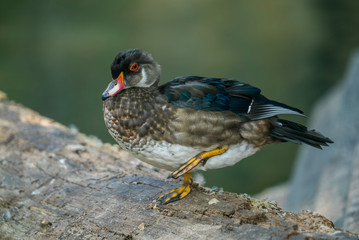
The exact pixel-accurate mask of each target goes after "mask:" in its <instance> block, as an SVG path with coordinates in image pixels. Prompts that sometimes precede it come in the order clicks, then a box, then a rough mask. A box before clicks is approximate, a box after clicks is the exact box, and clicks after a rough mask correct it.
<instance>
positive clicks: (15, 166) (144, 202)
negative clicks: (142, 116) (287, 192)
mask: <svg viewBox="0 0 359 240" xmlns="http://www.w3.org/2000/svg"><path fill="white" fill-rule="evenodd" d="M0 99H1V100H0V238H1V239H170V238H172V239H287V238H291V237H294V236H295V237H296V239H304V238H306V237H314V238H319V239H358V237H359V236H358V235H356V234H352V233H349V232H346V231H343V230H340V229H336V228H335V226H334V225H333V223H332V222H331V221H329V220H328V219H327V218H325V217H323V216H321V215H319V214H316V213H314V212H310V211H302V212H301V213H290V212H286V211H284V210H282V209H281V208H280V207H279V206H277V204H276V203H275V202H274V201H261V200H257V199H254V198H251V197H250V196H248V195H245V194H242V195H237V194H234V193H228V192H221V191H211V190H209V189H205V188H202V187H199V186H197V187H196V188H195V189H194V191H193V192H192V193H191V194H190V195H189V196H188V197H187V198H185V199H183V200H181V201H178V202H175V203H172V204H169V205H166V206H157V205H156V202H154V201H153V199H156V198H157V197H158V196H159V195H161V194H162V193H164V192H166V191H168V190H170V189H173V188H174V187H178V186H179V185H180V184H181V181H180V180H179V181H175V180H167V179H166V177H167V175H168V174H169V173H168V172H166V171H164V170H163V171H162V170H156V169H153V168H151V167H150V166H149V165H146V164H144V163H141V162H140V161H139V160H137V159H135V158H134V157H132V156H131V155H129V154H128V153H126V152H124V151H122V150H120V149H119V148H118V146H116V145H110V144H107V143H102V142H101V141H100V140H98V139H96V138H94V137H89V136H86V135H84V134H81V133H78V132H77V131H76V130H73V129H69V128H67V127H65V126H63V125H61V124H59V123H57V122H55V121H54V120H51V119H48V118H46V117H43V116H40V115H39V114H38V113H36V112H34V111H32V110H30V109H27V108H25V107H23V106H21V105H19V104H16V103H14V102H11V101H8V100H7V99H6V97H5V95H4V94H3V93H2V94H0ZM99 124H102V123H99Z"/></svg>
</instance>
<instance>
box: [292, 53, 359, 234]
mask: <svg viewBox="0 0 359 240" xmlns="http://www.w3.org/2000/svg"><path fill="white" fill-rule="evenodd" d="M358 92H359V51H356V52H355V53H354V54H353V57H352V60H351V62H350V65H349V68H348V71H347V73H346V76H345V77H344V80H343V81H342V82H341V83H340V84H339V85H338V86H337V87H336V88H335V89H334V90H333V91H332V92H330V93H329V94H328V95H327V96H326V97H325V98H324V99H322V100H321V101H320V102H319V103H318V104H317V106H316V107H315V109H314V111H313V113H312V114H311V117H313V119H312V124H310V125H311V127H312V128H314V129H316V130H318V131H320V132H322V133H324V134H325V135H326V136H328V137H330V138H331V139H332V140H333V141H334V142H335V143H334V144H332V145H331V146H330V147H329V148H325V149H324V150H323V151H320V150H317V149H314V148H311V147H307V146H303V147H302V149H301V151H300V153H299V156H298V159H297V163H296V167H295V172H294V175H293V178H292V181H291V186H290V188H289V194H288V199H287V203H286V209H288V210H290V211H300V210H302V209H311V210H314V211H316V212H319V213H321V214H323V215H325V216H326V217H328V218H329V219H331V220H332V221H333V222H334V223H335V225H336V226H338V227H340V228H344V229H346V230H349V231H352V232H357V233H359V94H358Z"/></svg>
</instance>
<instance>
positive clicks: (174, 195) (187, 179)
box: [157, 173, 193, 205]
mask: <svg viewBox="0 0 359 240" xmlns="http://www.w3.org/2000/svg"><path fill="white" fill-rule="evenodd" d="M192 185H193V180H192V173H186V174H185V175H184V179H183V185H182V186H181V187H179V188H177V189H174V190H171V191H169V192H168V193H165V194H163V195H162V196H160V197H159V198H158V199H157V201H159V204H160V205H165V204H168V203H171V202H175V201H177V200H180V199H182V198H184V197H186V196H187V195H188V194H189V193H190V192H191V189H192Z"/></svg>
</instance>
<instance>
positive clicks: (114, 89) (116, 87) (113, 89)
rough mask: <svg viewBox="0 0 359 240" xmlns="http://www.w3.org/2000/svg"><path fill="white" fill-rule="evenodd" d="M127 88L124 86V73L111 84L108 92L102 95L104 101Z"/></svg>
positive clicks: (107, 89)
mask: <svg viewBox="0 0 359 240" xmlns="http://www.w3.org/2000/svg"><path fill="white" fill-rule="evenodd" d="M124 88H125V84H123V72H121V73H120V75H118V77H117V78H116V79H114V80H112V81H111V82H110V84H109V85H108V87H107V88H106V90H105V91H104V92H103V93H102V100H106V99H107V98H109V97H112V96H115V95H116V94H117V93H118V92H120V91H121V90H122V89H124Z"/></svg>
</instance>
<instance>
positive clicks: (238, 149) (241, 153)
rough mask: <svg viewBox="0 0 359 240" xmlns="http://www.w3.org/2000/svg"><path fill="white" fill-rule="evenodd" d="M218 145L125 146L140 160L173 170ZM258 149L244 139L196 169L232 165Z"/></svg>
mask: <svg viewBox="0 0 359 240" xmlns="http://www.w3.org/2000/svg"><path fill="white" fill-rule="evenodd" d="M120 145H121V144H120ZM217 147H218V146H213V147H211V148H194V147H189V146H182V145H178V144H170V143H167V142H156V143H154V142H152V143H151V141H150V143H149V144H147V145H146V146H143V147H141V148H138V149H135V148H132V149H131V150H130V149H127V148H125V150H128V151H129V152H131V153H132V154H134V155H135V156H136V157H138V158H139V159H140V160H142V161H144V162H146V163H149V164H151V165H153V166H155V167H159V168H164V169H167V170H170V171H173V170H176V169H178V168H179V167H180V166H181V165H182V164H184V163H186V162H187V161H188V160H190V159H191V158H193V157H194V156H196V155H197V154H199V153H201V152H204V151H210V150H213V149H215V148H217ZM258 150H259V148H255V147H254V146H253V145H252V144H248V143H247V142H245V141H243V142H242V143H239V144H235V145H231V146H230V147H229V148H228V150H227V151H226V152H224V153H223V154H220V155H217V156H214V157H211V158H209V159H208V161H207V162H206V164H205V165H204V166H203V165H202V164H199V165H198V166H196V167H195V169H194V171H196V170H207V169H216V168H223V167H227V166H232V165H234V164H235V163H237V162H239V161H240V160H241V159H243V158H246V157H248V156H250V155H252V154H254V153H255V152H256V151H258Z"/></svg>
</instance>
